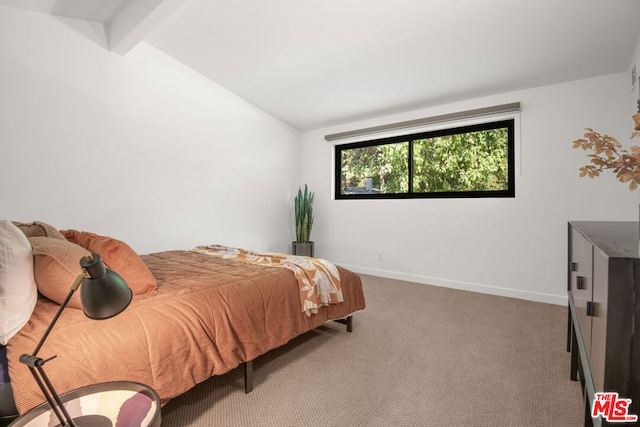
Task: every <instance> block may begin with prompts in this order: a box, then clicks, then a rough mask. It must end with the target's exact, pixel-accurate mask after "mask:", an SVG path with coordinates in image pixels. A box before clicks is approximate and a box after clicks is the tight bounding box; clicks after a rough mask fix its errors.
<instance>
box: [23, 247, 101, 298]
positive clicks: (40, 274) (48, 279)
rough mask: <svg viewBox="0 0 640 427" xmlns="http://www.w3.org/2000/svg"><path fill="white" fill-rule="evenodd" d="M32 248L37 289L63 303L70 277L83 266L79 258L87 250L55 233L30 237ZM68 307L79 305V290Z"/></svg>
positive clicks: (71, 278) (80, 272)
mask: <svg viewBox="0 0 640 427" xmlns="http://www.w3.org/2000/svg"><path fill="white" fill-rule="evenodd" d="M29 243H31V248H32V251H33V276H34V277H35V279H36V286H37V287H38V291H40V293H41V294H42V295H44V296H45V297H47V298H49V299H50V300H51V301H55V302H57V303H58V304H62V302H63V301H64V299H65V298H66V297H67V294H68V293H69V290H71V285H72V284H73V281H74V280H76V278H77V277H78V275H79V274H82V272H83V270H82V267H80V259H82V258H83V257H84V256H86V255H89V251H87V250H86V249H84V248H81V247H80V246H78V245H75V244H73V243H71V242H67V241H66V240H62V239H56V238H54V237H46V236H36V237H29ZM68 307H73V308H79V309H82V303H81V302H80V292H76V293H74V294H73V297H71V300H70V301H69V304H68Z"/></svg>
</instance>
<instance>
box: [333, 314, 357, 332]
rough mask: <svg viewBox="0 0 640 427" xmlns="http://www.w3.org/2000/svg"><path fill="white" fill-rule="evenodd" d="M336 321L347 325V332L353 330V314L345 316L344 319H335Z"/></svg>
mask: <svg viewBox="0 0 640 427" xmlns="http://www.w3.org/2000/svg"><path fill="white" fill-rule="evenodd" d="M336 322H338V323H342V324H343V325H347V332H353V315H351V316H347V317H346V318H345V319H336Z"/></svg>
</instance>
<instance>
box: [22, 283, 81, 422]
mask: <svg viewBox="0 0 640 427" xmlns="http://www.w3.org/2000/svg"><path fill="white" fill-rule="evenodd" d="M84 277H85V276H84V274H80V275H78V277H76V280H75V281H74V282H73V284H72V285H71V289H69V293H68V294H67V297H66V298H65V299H64V301H62V304H60V308H59V309H58V312H57V313H56V315H55V316H53V320H51V323H49V326H48V327H47V330H46V331H45V332H44V335H42V338H40V342H38V345H37V346H36V348H35V350H33V353H31V355H28V354H23V355H22V356H20V362H22V363H24V364H25V365H27V366H28V367H29V370H30V371H31V375H33V378H34V379H35V380H36V383H38V387H40V390H41V391H42V394H43V395H44V397H45V399H46V400H47V402H48V403H49V405H50V406H51V409H53V412H54V413H55V414H56V417H57V418H58V420H59V421H60V425H61V426H75V423H74V422H73V418H71V416H70V415H69V412H67V408H65V407H64V405H63V404H62V401H61V400H60V396H58V393H57V392H56V390H55V389H54V388H53V385H52V384H51V381H49V378H48V377H47V374H46V373H45V372H44V368H43V365H44V364H45V363H46V362H48V361H49V360H51V359H53V358H55V357H56V356H53V357H51V358H49V359H47V360H42V359H41V358H39V357H37V356H38V352H39V351H40V348H41V347H42V345H43V344H44V342H45V340H46V339H47V337H48V336H49V334H50V333H51V330H52V329H53V327H54V325H55V324H56V322H57V321H58V318H59V317H60V315H61V314H62V310H64V309H65V307H66V306H67V304H68V303H69V300H71V297H72V296H73V293H74V292H75V291H76V290H78V288H79V287H80V284H81V283H82V281H83V280H84ZM61 411H62V413H60V412H61ZM63 414H64V417H63ZM65 418H66V422H65Z"/></svg>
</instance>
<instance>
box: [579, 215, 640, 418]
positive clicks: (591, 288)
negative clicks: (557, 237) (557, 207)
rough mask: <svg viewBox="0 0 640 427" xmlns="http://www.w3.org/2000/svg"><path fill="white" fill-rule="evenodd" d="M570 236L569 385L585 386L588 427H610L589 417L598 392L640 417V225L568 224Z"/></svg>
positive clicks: (629, 223) (607, 223)
mask: <svg viewBox="0 0 640 427" xmlns="http://www.w3.org/2000/svg"><path fill="white" fill-rule="evenodd" d="M568 232H569V236H568V238H569V240H568V243H569V244H568V292H569V318H568V326H569V328H568V329H569V336H568V339H567V350H569V351H570V352H571V379H572V380H580V381H581V382H582V384H583V389H584V392H585V425H587V426H590V425H596V426H598V425H609V424H608V423H607V421H606V420H605V419H603V418H602V417H597V418H592V417H591V405H592V404H593V399H594V395H595V393H596V392H618V393H619V395H620V397H621V398H630V399H632V403H631V404H630V408H629V411H628V413H629V414H635V415H640V301H639V296H640V257H639V256H638V253H639V250H640V246H639V242H640V224H639V223H638V222H570V223H569V227H568ZM616 424H617V425H620V423H616ZM623 425H624V424H623Z"/></svg>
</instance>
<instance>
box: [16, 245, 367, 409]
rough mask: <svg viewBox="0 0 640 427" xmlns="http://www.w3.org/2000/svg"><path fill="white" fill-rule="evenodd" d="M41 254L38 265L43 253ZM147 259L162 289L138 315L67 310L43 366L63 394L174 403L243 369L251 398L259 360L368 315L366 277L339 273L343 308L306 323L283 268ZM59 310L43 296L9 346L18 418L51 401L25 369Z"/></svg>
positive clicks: (190, 256)
mask: <svg viewBox="0 0 640 427" xmlns="http://www.w3.org/2000/svg"><path fill="white" fill-rule="evenodd" d="M112 240H113V239H112ZM29 241H30V243H31V244H32V245H33V239H32V238H29ZM119 243H122V242H119ZM85 246H86V245H85ZM33 251H34V255H36V256H35V257H34V259H36V261H34V262H36V263H37V259H38V255H37V251H36V249H35V246H33ZM96 253H99V252H96ZM103 258H108V257H103ZM139 259H140V260H141V261H142V262H143V263H144V265H145V266H146V268H148V271H149V273H150V274H151V275H152V277H153V279H155V284H156V286H155V287H154V288H153V289H152V290H148V289H147V290H146V291H145V292H142V293H137V294H136V291H135V290H134V298H133V301H132V303H131V305H130V306H129V307H128V308H127V309H126V310H125V311H124V312H123V313H121V314H120V315H118V316H116V317H113V318H111V319H107V320H101V321H95V320H91V319H88V318H87V317H85V316H84V314H83V312H82V311H81V310H79V309H73V308H67V309H66V310H65V311H64V312H63V314H62V316H61V317H60V319H59V321H58V323H57V324H56V326H55V328H54V330H53V332H52V333H51V335H50V336H49V338H48V340H47V341H46V343H45V345H44V346H43V348H42V349H41V350H40V353H39V354H40V356H41V357H43V358H48V357H50V356H53V355H57V356H58V357H57V358H56V359H54V360H52V361H50V362H48V363H47V374H48V375H49V377H50V378H51V380H52V382H53V384H54V385H55V387H56V390H57V391H58V392H59V393H64V392H66V391H69V390H72V389H75V388H78V387H83V386H86V385H90V384H95V383H99V382H106V381H120V380H124V381H135V382H140V383H143V384H148V385H150V386H151V387H153V388H154V389H155V390H156V391H157V393H158V395H159V396H160V398H161V400H162V402H163V403H166V402H167V401H169V400H170V399H171V398H173V397H176V396H178V395H180V394H182V393H184V392H185V391H187V390H189V389H190V388H192V387H193V386H195V385H196V384H198V383H200V382H202V381H204V380H206V379H207V378H209V377H211V376H213V375H221V374H224V373H226V372H229V371H230V370H232V369H234V368H237V367H238V366H241V365H242V366H243V367H244V372H245V391H246V392H249V391H251V389H252V388H253V384H252V375H251V366H252V364H251V362H252V361H253V360H254V359H255V358H256V357H258V356H260V355H262V354H265V353H266V352H268V351H270V350H272V349H275V348H277V347H279V346H282V345H283V344H285V343H287V342H288V341H290V340H291V339H293V338H295V337H297V336H299V335H301V334H303V333H305V332H308V331H310V330H312V329H314V328H316V327H318V326H320V325H322V324H324V323H326V322H328V321H332V320H338V321H341V322H343V323H346V324H347V327H348V330H350V329H351V316H352V315H353V314H354V313H355V312H357V311H359V310H363V309H364V308H365V299H364V294H363V290H362V284H361V281H360V278H359V276H358V275H357V274H355V273H353V272H351V271H349V270H346V269H344V268H340V267H336V269H337V271H338V272H339V275H340V281H341V287H342V289H341V293H342V299H343V301H342V302H339V303H332V304H328V305H322V306H320V307H318V308H317V310H314V311H316V312H314V313H305V312H304V311H303V310H302V309H301V301H300V286H299V283H298V281H297V280H296V277H295V275H294V273H293V272H292V271H290V270H288V269H285V268H272V267H268V266H264V265H257V264H251V263H246V262H238V261H236V260H233V259H226V258H221V257H214V256H210V255H208V254H206V253H198V252H195V251H192V250H173V251H165V252H159V253H153V254H149V255H141V256H139ZM105 263H106V264H107V265H108V266H109V267H111V268H113V269H114V270H115V271H118V270H117V269H116V268H114V267H113V266H111V265H109V262H108V260H106V261H105ZM123 277H124V275H123ZM36 278H37V274H36ZM125 279H126V277H125ZM127 282H129V281H127ZM69 283H70V282H69ZM69 286H70V285H69ZM39 290H40V289H39ZM67 290H68V287H67ZM58 307H59V305H58V303H56V302H54V301H52V300H51V299H49V298H46V297H43V296H40V297H39V298H38V299H37V302H36V304H35V308H34V310H33V313H32V314H31V315H30V317H29V320H28V321H27V323H26V324H25V325H24V326H23V327H22V328H21V329H20V330H19V332H17V333H16V334H15V335H14V336H13V337H11V338H10V339H9V340H8V342H7V345H6V358H7V361H8V374H9V378H10V379H11V386H12V389H13V395H14V397H15V406H16V408H17V410H18V411H19V412H20V413H24V412H26V411H28V410H29V409H30V408H33V407H34V406H36V405H38V404H40V403H42V402H43V401H44V398H43V397H42V396H41V394H40V392H39V390H38V388H37V386H36V384H35V382H34V380H33V378H32V377H31V375H30V373H29V370H28V369H27V368H26V367H25V366H24V365H23V364H21V363H19V361H18V359H19V357H20V355H21V354H23V353H31V352H32V351H33V349H34V347H35V345H36V344H37V342H38V340H39V339H40V337H41V336H42V334H43V332H44V330H45V329H46V327H47V325H48V324H49V322H50V321H51V319H52V318H53V316H54V315H55V312H56V311H57V309H58ZM260 386H266V387H268V384H260Z"/></svg>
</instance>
